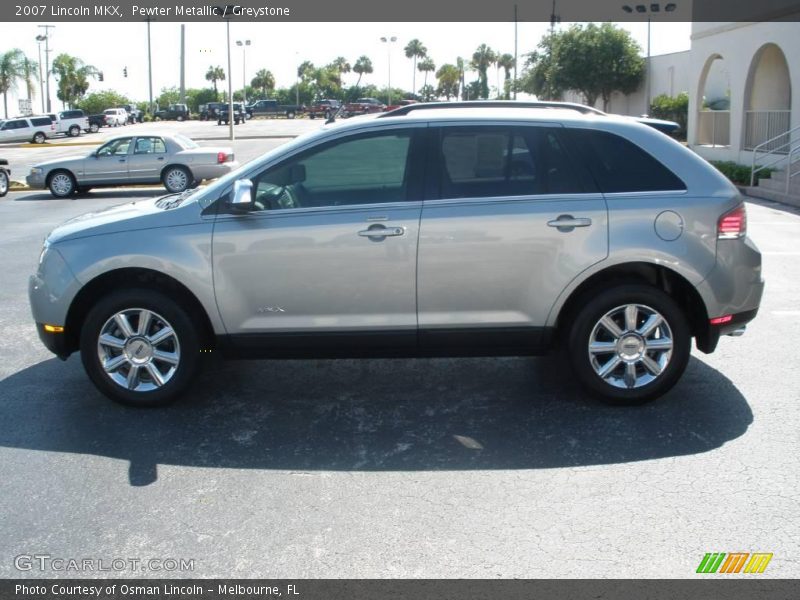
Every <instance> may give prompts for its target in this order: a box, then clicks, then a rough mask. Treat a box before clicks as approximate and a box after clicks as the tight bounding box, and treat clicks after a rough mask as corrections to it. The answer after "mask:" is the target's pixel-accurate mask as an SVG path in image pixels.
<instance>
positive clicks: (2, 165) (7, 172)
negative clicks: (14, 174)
mask: <svg viewBox="0 0 800 600" xmlns="http://www.w3.org/2000/svg"><path fill="white" fill-rule="evenodd" d="M10 185H11V169H10V168H9V166H8V161H7V160H6V159H5V158H0V198H2V197H3V196H5V195H6V194H7V193H8V188H9V187H10Z"/></svg>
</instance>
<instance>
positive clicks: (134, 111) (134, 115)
mask: <svg viewBox="0 0 800 600" xmlns="http://www.w3.org/2000/svg"><path fill="white" fill-rule="evenodd" d="M122 108H124V109H125V112H127V113H128V123H130V124H134V123H142V122H144V111H141V110H139V109H138V108H136V107H135V106H134V105H133V104H124V105H123V106H122Z"/></svg>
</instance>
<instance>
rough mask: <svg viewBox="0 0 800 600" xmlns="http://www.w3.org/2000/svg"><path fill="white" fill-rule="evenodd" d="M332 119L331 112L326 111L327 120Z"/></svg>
mask: <svg viewBox="0 0 800 600" xmlns="http://www.w3.org/2000/svg"><path fill="white" fill-rule="evenodd" d="M330 118H331V111H329V110H326V111H325V119H326V120H327V119H330Z"/></svg>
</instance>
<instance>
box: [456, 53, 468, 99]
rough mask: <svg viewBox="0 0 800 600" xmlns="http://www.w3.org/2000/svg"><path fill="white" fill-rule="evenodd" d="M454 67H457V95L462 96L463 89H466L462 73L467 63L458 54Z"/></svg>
mask: <svg viewBox="0 0 800 600" xmlns="http://www.w3.org/2000/svg"><path fill="white" fill-rule="evenodd" d="M456 69H458V94H457V96H458V97H463V96H464V90H465V89H466V85H465V83H464V73H465V71H466V70H467V65H466V63H465V62H464V59H463V58H461V57H460V56H459V57H457V58H456Z"/></svg>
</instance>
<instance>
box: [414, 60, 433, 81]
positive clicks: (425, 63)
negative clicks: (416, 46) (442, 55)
mask: <svg viewBox="0 0 800 600" xmlns="http://www.w3.org/2000/svg"><path fill="white" fill-rule="evenodd" d="M417 70H418V71H420V72H421V73H425V81H424V82H423V83H422V86H423V87H425V86H426V85H428V73H430V72H431V71H435V70H436V63H434V62H433V59H432V58H431V57H429V56H426V57H425V58H423V59H422V60H421V61H419V64H418V65H417Z"/></svg>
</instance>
